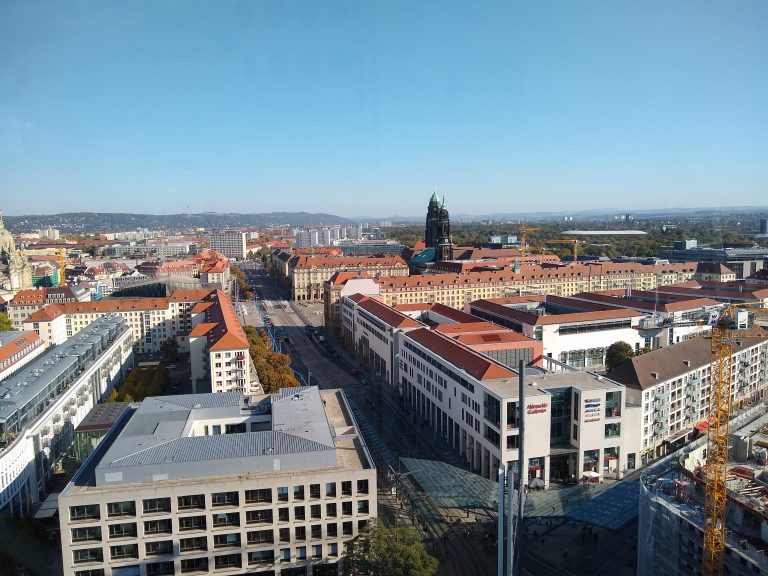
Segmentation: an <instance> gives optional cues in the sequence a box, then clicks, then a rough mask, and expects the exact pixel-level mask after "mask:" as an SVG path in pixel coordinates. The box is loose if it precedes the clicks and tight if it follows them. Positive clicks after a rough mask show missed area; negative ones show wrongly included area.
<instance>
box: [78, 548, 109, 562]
mask: <svg viewBox="0 0 768 576" xmlns="http://www.w3.org/2000/svg"><path fill="white" fill-rule="evenodd" d="M72 561H73V562H74V563H75V564H85V563H87V562H103V561H104V554H103V553H102V551H101V548H84V549H82V550H73V551H72Z"/></svg>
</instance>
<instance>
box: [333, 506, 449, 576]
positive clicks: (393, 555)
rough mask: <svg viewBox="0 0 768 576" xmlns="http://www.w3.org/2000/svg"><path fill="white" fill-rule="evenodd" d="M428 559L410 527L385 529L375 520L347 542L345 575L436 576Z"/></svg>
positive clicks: (434, 563)
mask: <svg viewBox="0 0 768 576" xmlns="http://www.w3.org/2000/svg"><path fill="white" fill-rule="evenodd" d="M437 568H438V562H437V558H435V557H433V556H430V555H429V554H428V553H427V551H426V549H425V548H424V545H423V544H422V543H421V540H420V538H419V533H418V532H417V531H416V530H414V529H413V528H387V527H386V526H384V525H383V524H382V523H381V522H379V521H378V520H376V519H375V518H374V519H372V520H370V521H369V522H368V526H366V528H365V530H364V531H363V532H361V533H360V535H359V536H357V538H355V539H353V540H352V541H351V542H350V543H349V548H348V549H347V552H346V553H345V557H344V574H345V576H435V574H437Z"/></svg>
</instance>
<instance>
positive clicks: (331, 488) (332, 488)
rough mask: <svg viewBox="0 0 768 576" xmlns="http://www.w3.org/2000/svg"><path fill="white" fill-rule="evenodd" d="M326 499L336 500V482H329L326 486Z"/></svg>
mask: <svg viewBox="0 0 768 576" xmlns="http://www.w3.org/2000/svg"><path fill="white" fill-rule="evenodd" d="M325 497H326V498H336V482H327V483H326V484H325Z"/></svg>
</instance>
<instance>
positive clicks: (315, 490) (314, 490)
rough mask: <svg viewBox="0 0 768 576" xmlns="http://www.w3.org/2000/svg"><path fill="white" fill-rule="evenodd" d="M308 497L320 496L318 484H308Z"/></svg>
mask: <svg viewBox="0 0 768 576" xmlns="http://www.w3.org/2000/svg"><path fill="white" fill-rule="evenodd" d="M309 497H310V498H320V484H310V486H309Z"/></svg>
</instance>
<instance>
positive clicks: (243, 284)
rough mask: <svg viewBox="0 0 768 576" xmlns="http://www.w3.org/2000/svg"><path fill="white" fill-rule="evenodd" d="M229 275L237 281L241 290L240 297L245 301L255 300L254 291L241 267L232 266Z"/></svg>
mask: <svg viewBox="0 0 768 576" xmlns="http://www.w3.org/2000/svg"><path fill="white" fill-rule="evenodd" d="M229 274H230V276H232V277H233V278H234V279H235V282H237V284H238V287H239V288H240V297H241V298H243V299H245V300H250V299H251V298H253V289H252V288H251V285H250V284H248V281H247V280H246V279H245V273H244V272H243V271H242V270H240V268H239V267H237V266H235V265H234V264H232V265H231V266H230V267H229Z"/></svg>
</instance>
